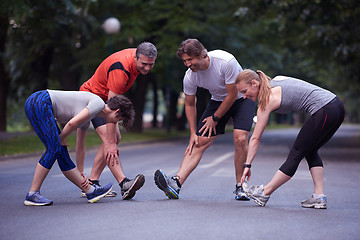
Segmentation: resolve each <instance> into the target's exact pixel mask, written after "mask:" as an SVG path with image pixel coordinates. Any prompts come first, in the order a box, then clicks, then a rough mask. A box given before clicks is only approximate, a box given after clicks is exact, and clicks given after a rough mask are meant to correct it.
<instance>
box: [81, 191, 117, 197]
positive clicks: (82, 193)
mask: <svg viewBox="0 0 360 240" xmlns="http://www.w3.org/2000/svg"><path fill="white" fill-rule="evenodd" d="M80 195H81V197H86V193H85V192H81V193H80ZM116 195H117V193H116V192H115V191H111V192H109V193H108V194H107V195H106V196H105V197H116Z"/></svg>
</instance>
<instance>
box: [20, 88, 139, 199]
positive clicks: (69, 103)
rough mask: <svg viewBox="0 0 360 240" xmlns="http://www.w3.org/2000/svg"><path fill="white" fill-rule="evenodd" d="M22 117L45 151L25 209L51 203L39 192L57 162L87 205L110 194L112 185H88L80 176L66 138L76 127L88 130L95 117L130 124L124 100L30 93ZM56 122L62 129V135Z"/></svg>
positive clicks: (83, 94)
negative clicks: (29, 124)
mask: <svg viewBox="0 0 360 240" xmlns="http://www.w3.org/2000/svg"><path fill="white" fill-rule="evenodd" d="M129 112H130V114H129ZM25 113H26V115H27V117H28V119H29V121H30V123H31V125H32V126H33V128H34V130H35V132H36V134H37V135H38V137H39V138H40V140H41V141H42V142H43V144H44V145H45V147H46V151H45V153H44V154H43V155H42V157H41V158H40V160H39V162H38V164H37V166H36V170H35V174H34V178H33V182H32V185H31V188H30V191H29V192H28V194H27V195H26V198H25V201H24V204H25V205H30V206H44V205H51V204H52V203H53V201H51V200H48V199H46V198H45V197H43V196H42V195H41V194H40V188H41V185H42V183H43V181H44V180H45V178H46V176H47V174H48V173H49V171H50V169H51V167H52V166H53V164H54V162H55V161H56V160H57V162H58V165H59V167H60V169H61V171H62V172H63V174H64V175H65V177H66V178H68V179H69V180H70V181H71V182H73V183H74V184H75V185H76V186H78V187H79V188H80V189H81V190H83V191H84V192H86V196H87V199H88V201H89V202H91V203H92V202H96V201H98V200H99V199H101V198H102V197H104V196H105V195H106V194H107V193H109V192H110V191H111V189H112V184H108V185H106V186H104V187H96V186H95V187H94V186H91V185H89V183H88V180H87V178H86V177H85V176H84V175H82V174H81V173H80V172H79V170H78V169H77V168H76V167H75V164H74V163H73V161H72V160H71V158H70V156H69V153H68V150H67V143H66V137H67V136H68V135H69V134H70V133H71V132H72V131H74V130H75V129H76V128H77V127H80V128H82V129H87V128H88V126H89V121H90V120H91V119H92V118H94V117H95V116H97V115H99V116H102V117H104V118H105V119H106V121H107V122H114V123H115V122H116V123H117V122H118V121H120V120H124V122H125V123H126V122H129V120H131V119H133V115H134V113H133V108H132V104H131V102H130V101H129V100H128V99H127V98H125V97H123V96H116V97H114V98H112V99H110V100H109V101H108V102H107V103H106V104H105V103H104V102H103V101H102V99H101V98H100V97H98V96H96V95H94V94H92V93H88V92H77V91H56V90H44V91H39V92H36V93H33V94H32V95H31V96H30V97H29V98H28V99H27V101H26V103H25ZM56 121H57V122H59V123H60V124H63V125H65V126H64V128H63V130H62V131H60V129H59V127H58V125H57V123H56Z"/></svg>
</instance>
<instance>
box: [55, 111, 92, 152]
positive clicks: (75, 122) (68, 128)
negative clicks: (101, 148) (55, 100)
mask: <svg viewBox="0 0 360 240" xmlns="http://www.w3.org/2000/svg"><path fill="white" fill-rule="evenodd" d="M89 117H90V111H89V109H87V108H84V109H83V110H81V111H80V112H79V113H78V114H77V115H75V116H74V117H73V118H72V119H70V121H69V122H68V123H66V125H65V127H64V128H63V130H62V132H61V134H60V141H61V145H63V146H66V145H67V142H66V137H67V136H69V134H70V133H72V132H73V131H74V130H75V129H76V128H77V127H78V126H80V125H81V124H82V123H84V122H85V121H86V120H87V119H89Z"/></svg>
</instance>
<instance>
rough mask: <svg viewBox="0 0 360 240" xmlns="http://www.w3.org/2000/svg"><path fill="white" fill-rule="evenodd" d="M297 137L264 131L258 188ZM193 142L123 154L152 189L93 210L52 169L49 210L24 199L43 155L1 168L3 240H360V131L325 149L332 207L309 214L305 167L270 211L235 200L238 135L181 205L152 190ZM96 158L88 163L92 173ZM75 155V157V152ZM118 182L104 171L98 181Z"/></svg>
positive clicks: (221, 141) (345, 132)
mask: <svg viewBox="0 0 360 240" xmlns="http://www.w3.org/2000/svg"><path fill="white" fill-rule="evenodd" d="M297 132H298V129H285V130H269V131H266V132H265V134H264V137H263V140H262V145H261V147H260V150H259V152H258V155H257V157H256V159H255V161H254V163H253V168H252V169H253V175H252V179H251V183H252V184H265V183H267V182H268V181H269V180H270V179H271V177H272V176H273V175H274V173H275V172H276V170H277V169H278V168H279V166H280V165H281V164H282V162H283V161H284V160H285V158H286V155H287V153H288V151H289V147H290V146H291V143H292V142H293V140H294V139H295V136H296V134H297ZM187 142H188V139H179V140H178V141H171V142H160V143H159V142H157V143H147V144H135V145H126V146H121V147H120V156H121V162H122V165H123V168H124V171H125V173H126V174H127V176H128V177H130V178H132V177H134V176H135V175H136V174H137V173H143V174H144V175H145V177H146V182H145V184H144V186H143V188H142V189H140V191H138V192H137V194H136V195H135V197H134V199H132V200H130V201H123V200H121V197H119V195H118V196H117V197H115V198H103V199H102V200H100V201H99V202H97V203H94V204H90V203H87V201H86V199H85V198H82V197H80V190H79V189H77V188H76V187H75V186H74V185H72V184H71V183H70V182H69V181H68V180H67V179H66V178H65V177H64V176H63V175H62V173H61V171H60V170H59V168H58V166H57V164H55V165H54V166H53V168H52V170H51V172H50V174H49V176H48V177H47V179H46V180H45V183H44V185H43V187H42V194H43V195H44V196H46V197H47V198H49V199H52V200H53V201H54V204H53V205H52V206H48V207H28V206H24V204H23V201H24V197H25V195H26V192H27V191H28V190H29V188H30V185H31V181H32V177H33V174H34V170H35V165H36V163H37V161H38V159H39V157H40V156H27V157H24V158H16V159H2V160H1V161H0V189H1V193H2V197H1V198H0V239H1V240H7V239H9V240H16V239H21V240H26V239H39V240H41V239H54V240H57V239H88V240H91V239H148V240H151V239H157V240H161V239H187V240H189V239H250V240H251V239H326V240H331V239H337V240H338V239H359V235H360V234H359V232H360V228H359V227H360V200H359V199H360V191H359V182H360V126H349V125H344V126H342V127H341V129H340V130H339V131H338V133H337V134H336V135H335V137H334V138H333V139H332V140H331V141H330V142H329V143H328V144H327V145H326V146H325V147H324V148H323V149H322V150H321V151H320V155H321V156H322V157H323V160H324V164H325V193H326V194H327V196H328V209H326V210H315V209H305V208H302V207H301V206H300V202H301V200H303V199H306V198H307V197H308V196H310V194H311V193H312V191H313V184H312V180H311V177H310V174H309V172H308V170H307V166H306V163H305V162H304V161H303V162H302V163H301V164H300V166H299V169H298V171H297V173H296V174H295V176H294V177H293V179H292V180H291V181H289V182H288V183H286V184H285V185H284V186H282V187H281V188H279V189H278V190H277V191H276V192H275V193H274V194H273V195H272V196H271V198H270V200H269V202H268V204H267V205H266V207H259V206H258V205H256V204H255V203H254V202H253V201H249V202H241V201H236V200H234V194H233V193H232V192H233V190H234V188H235V177H234V167H233V143H232V135H231V134H225V135H223V136H221V137H219V138H218V139H217V140H216V141H215V143H214V144H213V146H211V147H210V148H209V149H208V150H207V151H206V152H205V154H204V157H203V159H202V161H201V162H200V165H199V166H198V168H197V169H195V171H194V172H193V174H192V175H190V177H189V178H188V180H187V182H186V183H185V184H184V185H183V187H182V190H181V192H180V199H179V200H168V199H167V197H166V196H165V195H164V194H163V192H161V191H160V190H159V189H158V188H157V187H156V186H155V184H154V181H153V173H154V172H155V170H156V169H158V168H161V169H163V170H164V171H165V172H166V173H168V174H170V175H171V174H174V173H176V171H177V169H178V167H179V166H180V163H181V160H182V156H183V153H184V151H185V148H186V146H187ZM94 154H95V150H93V149H89V150H88V151H87V156H86V165H85V166H86V172H87V173H88V174H89V173H90V168H91V164H92V159H93V157H94ZM72 156H74V154H72ZM108 182H113V183H114V190H116V191H117V192H118V193H119V192H120V189H119V187H118V185H117V184H115V179H114V178H113V176H112V175H111V173H110V171H109V170H107V169H106V170H105V171H104V173H103V175H102V177H101V183H103V184H106V183H108Z"/></svg>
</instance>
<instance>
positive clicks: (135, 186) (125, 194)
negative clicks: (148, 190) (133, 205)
mask: <svg viewBox="0 0 360 240" xmlns="http://www.w3.org/2000/svg"><path fill="white" fill-rule="evenodd" d="M144 183H145V177H144V175H142V174H138V175H137V176H136V177H135V178H134V179H132V180H130V179H128V178H125V179H124V180H123V181H122V182H121V183H120V184H119V185H120V188H121V195H122V198H123V199H124V200H129V199H132V198H133V197H134V196H135V193H136V191H137V190H139V189H140V188H141V187H142V186H143V185H144Z"/></svg>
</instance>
